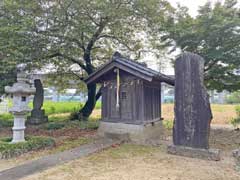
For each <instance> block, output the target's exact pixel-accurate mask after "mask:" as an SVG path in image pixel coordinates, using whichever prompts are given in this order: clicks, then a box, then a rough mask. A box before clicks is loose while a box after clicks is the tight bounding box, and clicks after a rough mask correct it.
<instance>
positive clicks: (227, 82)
mask: <svg viewBox="0 0 240 180" xmlns="http://www.w3.org/2000/svg"><path fill="white" fill-rule="evenodd" d="M236 5H237V0H226V1H225V2H224V3H220V2H217V3H215V4H211V3H210V2H208V3H206V4H205V5H204V6H202V7H200V8H199V15H198V16H196V17H195V18H193V17H191V16H190V15H189V13H188V11H187V8H186V7H181V6H179V7H178V9H177V11H176V16H175V18H173V19H172V20H171V21H170V22H169V27H168V33H167V34H166V36H163V38H162V39H163V40H165V41H166V42H167V45H168V46H174V48H177V47H178V48H180V49H181V50H182V51H189V52H193V53H196V54H199V55H200V56H202V57H203V58H204V59H205V82H206V85H207V87H208V89H216V90H219V91H221V90H229V91H233V90H237V89H239V88H240V77H239V75H236V73H235V70H236V69H239V68H240V43H239V42H240V9H239V8H238V7H237V6H236Z"/></svg>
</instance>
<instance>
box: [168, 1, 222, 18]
mask: <svg viewBox="0 0 240 180" xmlns="http://www.w3.org/2000/svg"><path fill="white" fill-rule="evenodd" d="M168 1H169V2H170V3H171V4H172V5H173V6H175V7H176V5H177V3H180V4H181V5H184V6H186V7H188V8H189V13H190V14H191V15H192V16H196V15H197V14H198V7H199V6H202V5H204V4H205V3H206V2H208V1H210V2H213V3H215V2H218V1H220V2H223V0H168Z"/></svg>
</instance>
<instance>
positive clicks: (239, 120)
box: [231, 106, 240, 128]
mask: <svg viewBox="0 0 240 180" xmlns="http://www.w3.org/2000/svg"><path fill="white" fill-rule="evenodd" d="M235 110H236V114H237V117H236V118H234V119H232V120H231V124H232V125H233V126H234V127H235V128H237V127H238V125H239V124H240V106H236V107H235Z"/></svg>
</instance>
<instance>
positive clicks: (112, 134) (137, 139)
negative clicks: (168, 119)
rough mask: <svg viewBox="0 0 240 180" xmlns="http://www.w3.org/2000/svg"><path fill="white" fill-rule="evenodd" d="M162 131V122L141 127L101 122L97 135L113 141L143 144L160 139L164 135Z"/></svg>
mask: <svg viewBox="0 0 240 180" xmlns="http://www.w3.org/2000/svg"><path fill="white" fill-rule="evenodd" d="M163 131H164V128H163V125H162V121H157V122H154V123H149V124H142V125H135V124H124V123H113V122H105V121H101V122H100V125H99V128H98V135H99V136H100V137H107V138H113V139H121V140H122V139H125V140H126V139H127V140H129V141H131V142H134V143H137V144H144V143H146V142H147V141H148V140H151V139H154V138H160V137H161V136H162V135H163V133H164V132H163Z"/></svg>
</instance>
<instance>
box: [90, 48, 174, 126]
mask: <svg viewBox="0 0 240 180" xmlns="http://www.w3.org/2000/svg"><path fill="white" fill-rule="evenodd" d="M161 82H165V83H168V84H171V85H173V84H174V80H173V79H172V78H171V77H168V76H166V75H163V74H161V73H159V72H156V71H154V70H152V69H150V68H147V67H146V66H144V65H143V64H140V63H137V62H135V61H132V60H130V59H127V58H124V57H122V56H121V54H119V53H118V52H116V53H115V54H114V55H113V57H112V61H110V62H109V63H107V64H105V65H104V66H102V67H101V68H99V69H98V70H97V71H96V72H94V73H93V74H91V75H90V76H89V77H88V78H87V79H86V83H87V84H91V83H101V84H103V88H102V121H103V122H111V123H124V124H135V125H140V124H146V123H154V122H156V121H160V120H161Z"/></svg>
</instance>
